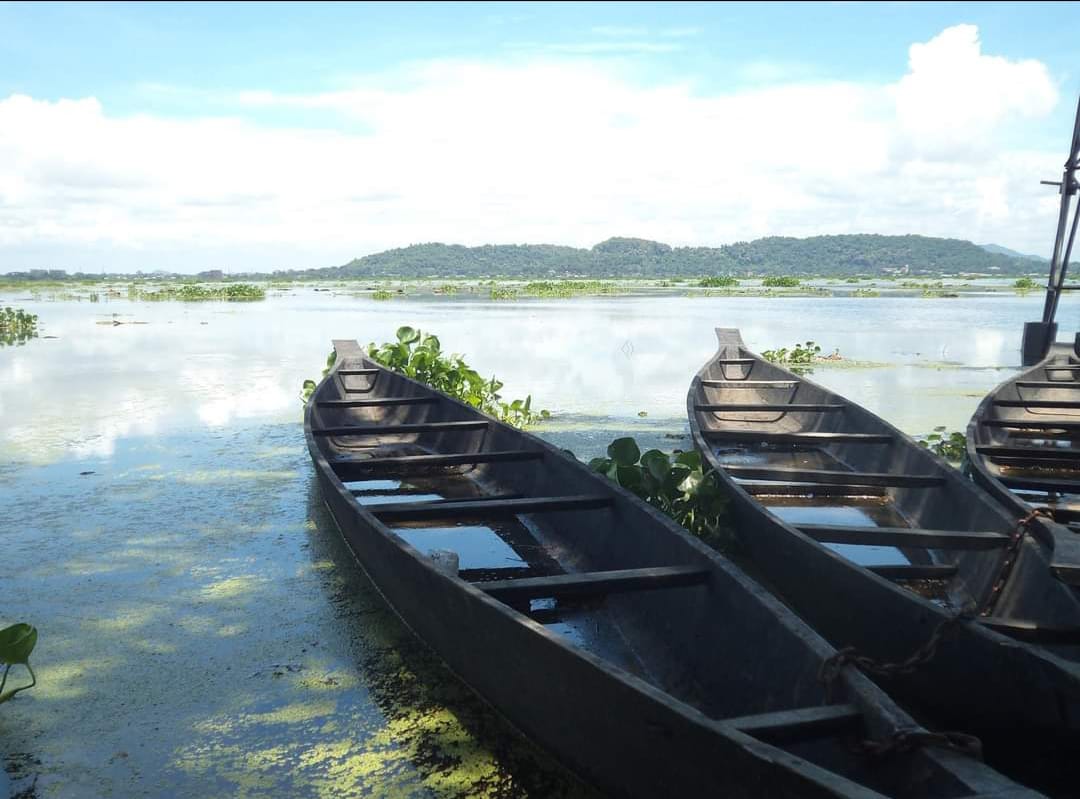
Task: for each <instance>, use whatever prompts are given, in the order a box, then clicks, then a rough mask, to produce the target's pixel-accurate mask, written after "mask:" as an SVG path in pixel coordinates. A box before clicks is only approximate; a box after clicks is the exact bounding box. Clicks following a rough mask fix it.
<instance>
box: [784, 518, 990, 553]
mask: <svg viewBox="0 0 1080 799" xmlns="http://www.w3.org/2000/svg"><path fill="white" fill-rule="evenodd" d="M794 526H795V527H797V528H798V529H799V530H801V531H802V532H804V533H806V534H807V535H808V536H810V537H811V538H813V539H814V540H815V541H821V542H822V543H829V544H856V545H866V546H892V547H920V548H923V549H999V548H1001V547H1004V546H1005V545H1006V544H1008V543H1009V537H1008V536H1007V535H1002V534H1001V533H989V532H986V533H982V532H964V531H960V530H922V529H916V528H910V527H861V526H859V527H857V526H850V527H845V526H838V525H831V524H795V525H794Z"/></svg>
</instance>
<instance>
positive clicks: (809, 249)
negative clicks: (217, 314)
mask: <svg viewBox="0 0 1080 799" xmlns="http://www.w3.org/2000/svg"><path fill="white" fill-rule="evenodd" d="M1032 271H1038V268H1037V265H1036V264H1035V263H1034V262H1032V261H1031V260H1029V259H1027V258H1023V257H1014V256H1010V255H1005V254H1001V253H993V252H988V251H987V250H986V249H984V248H983V247H980V246H977V245H975V244H972V243H971V242H969V241H961V240H959V239H938V238H930V237H927V236H878V235H871V234H859V235H842V236H813V237H810V238H806V239H795V238H788V237H780V236H771V237H769V238H764V239H757V240H755V241H748V242H747V241H743V242H736V243H735V244H726V245H723V246H721V247H674V248H673V247H670V246H668V245H666V244H662V243H660V242H656V241H648V240H646V239H633V238H612V239H608V240H607V241H603V242H601V243H600V244H597V245H596V246H595V247H593V248H592V249H588V250H584V249H577V248H574V247H558V246H554V245H550V244H498V245H492V244H488V245H484V246H482V247H463V246H461V245H451V244H414V245H412V246H410V247H403V248H401V249H396V250H387V251H386V252H381V253H376V254H374V255H368V256H364V257H363V258H357V259H354V260H352V261H350V262H349V263H347V264H345V265H344V266H340V267H331V268H327V269H317V270H313V271H311V272H308V273H297V274H298V275H299V274H307V275H310V276H312V277H325V278H346V277H372V278H375V277H446V278H450V277H472V278H475V277H557V276H580V277H672V276H699V275H738V276H748V275H761V276H765V275H824V276H838V277H839V276H851V275H866V276H873V275H883V274H912V275H955V274H961V273H979V274H991V275H993V274H1000V275H1014V274H1028V273H1031V272H1032Z"/></svg>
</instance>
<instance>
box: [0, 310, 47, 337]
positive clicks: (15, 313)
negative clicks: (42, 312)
mask: <svg viewBox="0 0 1080 799" xmlns="http://www.w3.org/2000/svg"><path fill="white" fill-rule="evenodd" d="M37 321H38V318H37V314H32V313H27V312H26V311H24V310H23V309H22V308H10V307H9V308H3V309H0V347H3V346H5V345H6V346H9V347H10V346H19V345H22V344H25V343H26V342H27V341H29V340H30V339H32V338H37V335H38V329H37Z"/></svg>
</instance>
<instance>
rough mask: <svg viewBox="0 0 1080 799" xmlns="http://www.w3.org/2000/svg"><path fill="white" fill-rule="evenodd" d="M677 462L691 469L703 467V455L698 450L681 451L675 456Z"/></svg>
mask: <svg viewBox="0 0 1080 799" xmlns="http://www.w3.org/2000/svg"><path fill="white" fill-rule="evenodd" d="M675 462H676V463H681V464H682V465H683V466H687V467H689V468H691V469H695V470H699V471H700V469H701V455H700V454H699V453H698V452H697V450H690V451H689V452H680V453H679V454H678V455H676V456H675Z"/></svg>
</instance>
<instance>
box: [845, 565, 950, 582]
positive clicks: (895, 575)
mask: <svg viewBox="0 0 1080 799" xmlns="http://www.w3.org/2000/svg"><path fill="white" fill-rule="evenodd" d="M866 568H867V570H868V571H872V572H873V573H874V574H876V575H878V576H880V577H884V578H885V579H887V580H944V579H946V578H948V577H953V576H955V575H956V573H957V571H958V568H957V567H956V566H951V565H948V564H940V563H931V564H918V563H900V564H897V565H892V564H890V565H885V566H867V567H866Z"/></svg>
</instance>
